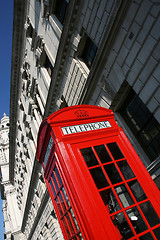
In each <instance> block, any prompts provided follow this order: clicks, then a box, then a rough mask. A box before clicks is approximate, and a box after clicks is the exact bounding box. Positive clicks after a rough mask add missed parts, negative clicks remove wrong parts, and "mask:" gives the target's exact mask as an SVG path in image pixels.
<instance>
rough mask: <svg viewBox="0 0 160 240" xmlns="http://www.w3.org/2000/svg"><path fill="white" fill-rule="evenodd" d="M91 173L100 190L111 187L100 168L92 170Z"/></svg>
mask: <svg viewBox="0 0 160 240" xmlns="http://www.w3.org/2000/svg"><path fill="white" fill-rule="evenodd" d="M90 173H91V175H92V177H93V180H94V182H95V184H96V186H97V188H98V189H100V188H104V187H107V186H109V184H108V181H107V179H106V177H105V175H104V173H103V171H102V169H101V168H100V167H98V168H93V169H90Z"/></svg>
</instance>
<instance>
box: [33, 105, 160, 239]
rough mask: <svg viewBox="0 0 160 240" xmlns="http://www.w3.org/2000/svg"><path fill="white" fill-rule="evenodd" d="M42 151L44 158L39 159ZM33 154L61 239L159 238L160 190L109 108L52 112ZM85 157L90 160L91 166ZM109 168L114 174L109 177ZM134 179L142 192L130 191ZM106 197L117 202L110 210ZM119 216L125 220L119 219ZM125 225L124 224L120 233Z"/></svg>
mask: <svg viewBox="0 0 160 240" xmlns="http://www.w3.org/2000/svg"><path fill="white" fill-rule="evenodd" d="M104 121H106V123H105V124H104V123H103V122H104ZM84 124H85V125H84ZM107 124H108V125H107ZM69 126H70V127H69ZM103 126H108V127H104V128H103ZM64 127H65V129H64ZM68 127H69V128H68ZM97 128H100V129H97ZM63 129H64V130H63ZM91 129H92V130H91ZM75 131H77V132H75ZM74 132H75V133H74ZM50 137H52V139H53V143H52V142H50V143H52V144H50V145H49V147H48V143H49V139H50ZM101 145H102V146H101ZM51 146H52V147H51ZM117 146H118V147H117ZM118 148H119V149H120V151H121V152H122V154H123V156H122V154H120V153H119V152H118V151H119V150H118ZM48 149H49V150H48ZM82 149H83V150H82ZM102 149H103V151H102ZM97 151H100V152H97ZM101 151H102V153H103V154H101V156H100V153H101ZM46 152H47V153H46ZM87 152H89V153H87ZM118 153H119V155H118ZM104 154H108V155H106V156H108V158H109V160H107V161H106V159H107V157H106V158H105V161H104V160H103V156H102V155H104ZM114 154H117V156H118V157H119V159H118V158H117V159H116V157H115V156H114ZM46 156H47V163H46V164H44V159H45V161H46ZM91 156H92V157H91ZM37 158H38V161H39V162H40V163H42V166H43V168H44V171H45V173H44V176H45V180H46V184H47V187H48V190H49V193H50V196H51V199H52V202H53V205H54V208H55V211H56V213H57V217H58V220H59V223H60V225H61V228H62V232H63V234H64V238H65V239H112V240H114V239H141V240H142V239H147V235H145V234H148V235H149V234H150V237H151V236H152V238H151V239H158V236H159V234H160V221H159V218H160V203H159V199H160V192H159V190H158V188H157V187H156V185H155V184H154V182H153V180H152V179H151V177H150V175H149V173H148V172H147V170H146V169H145V167H144V165H143V163H142V162H141V160H140V159H139V157H138V155H137V154H136V152H135V151H134V149H133V147H132V145H131V144H130V142H129V140H128V139H127V137H126V136H125V134H124V132H123V130H122V129H121V128H119V127H118V125H117V123H116V122H115V120H114V115H113V112H112V111H111V110H108V109H104V108H101V107H96V106H90V105H82V106H73V107H68V108H65V109H62V110H59V111H57V112H56V113H54V114H52V115H51V116H49V117H48V118H47V119H46V120H44V122H43V123H42V125H41V127H40V130H39V136H38V146H37ZM85 158H86V159H89V160H85ZM93 158H94V159H95V164H93V161H94V160H93ZM91 159H92V161H91ZM87 161H91V164H92V166H89V163H88V162H87ZM103 161H104V162H103ZM108 169H109V170H108ZM55 171H56V172H57V174H58V175H56V172H55ZM112 171H113V172H112ZM110 172H112V175H111V174H110ZM132 172H133V173H134V175H133V173H132ZM98 174H99V175H98ZM114 174H115V178H113V177H112V176H113V175H114ZM127 174H128V175H127ZM100 175H101V179H102V180H103V181H102V180H101V179H100V177H99V176H100ZM52 176H53V177H52ZM57 176H58V177H57ZM58 179H61V180H60V181H61V185H60V184H58V183H56V182H58ZM97 179H98V180H97ZM136 180H137V181H138V182H139V184H140V185H141V187H142V189H143V190H142V189H141V188H140V187H139V191H140V193H139V196H141V198H140V197H137V195H138V194H137V193H135V192H134V191H135V189H134V188H135V186H139V185H138V183H135V182H134V181H136ZM55 184H56V185H57V188H56V185H55ZM97 184H98V185H97ZM134 184H135V185H134ZM97 186H98V187H97ZM99 186H100V187H99ZM122 190H123V191H122ZM143 191H144V192H145V195H144V194H143ZM136 194H137V195H136ZM145 196H146V197H145ZM111 197H112V202H114V201H115V202H114V203H116V204H117V206H118V207H119V208H118V209H116V211H115V209H114V212H113V210H112V211H111V206H110V204H109V202H111ZM142 197H143V198H142ZM66 199H67V200H66ZM113 199H114V201H113ZM137 199H138V200H137ZM107 201H108V202H107ZM67 202H69V204H70V205H67ZM104 203H105V204H104ZM149 203H151V204H152V206H153V208H154V210H155V211H156V214H157V215H155V218H156V219H157V220H155V222H154V223H153V222H151V220H150V219H149V217H148V215H147V214H148V210H145V208H144V206H145V207H146V208H147V204H148V206H150V205H149ZM127 204H128V205H127ZM112 208H113V206H112ZM60 209H61V210H60ZM146 211H147V212H146ZM133 213H136V214H137V216H138V217H136V216H134V214H133ZM152 214H154V213H152ZM131 215H132V216H131ZM122 216H123V219H125V221H124V220H123V221H122V222H121V223H120V220H119V219H120V217H121V218H122ZM131 217H132V219H134V220H135V219H136V218H137V219H138V220H136V221H140V225H143V227H141V226H140V225H138V224H137V225H136V226H135V225H134V224H135V223H134V224H133V222H132V221H131ZM64 219H66V222H64ZM117 219H118V220H117ZM147 219H148V220H147ZM76 223H77V224H76ZM124 224H125V227H123V229H122V225H124ZM76 226H78V227H76ZM137 226H138V228H137ZM124 228H126V229H127V230H125V233H124ZM66 229H67V230H66ZM158 231H159V233H158ZM81 234H82V236H83V238H82V237H81ZM127 234H128V235H127ZM127 236H128V237H127ZM143 236H144V237H143ZM145 236H146V237H145Z"/></svg>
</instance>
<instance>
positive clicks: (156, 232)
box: [153, 227, 160, 239]
mask: <svg viewBox="0 0 160 240" xmlns="http://www.w3.org/2000/svg"><path fill="white" fill-rule="evenodd" d="M153 232H154V234H155V235H156V238H157V239H160V227H158V228H156V229H155V230H153Z"/></svg>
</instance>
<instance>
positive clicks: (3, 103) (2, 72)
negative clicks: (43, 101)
mask: <svg viewBox="0 0 160 240" xmlns="http://www.w3.org/2000/svg"><path fill="white" fill-rule="evenodd" d="M12 28H13V0H5V1H1V9H0V29H1V35H0V81H1V88H0V119H1V118H2V117H3V114H4V113H6V114H7V115H8V116H9V102H10V76H11V52H12ZM2 239H4V228H3V215H2V201H1V200H0V240H2Z"/></svg>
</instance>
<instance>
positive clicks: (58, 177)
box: [54, 167, 62, 186]
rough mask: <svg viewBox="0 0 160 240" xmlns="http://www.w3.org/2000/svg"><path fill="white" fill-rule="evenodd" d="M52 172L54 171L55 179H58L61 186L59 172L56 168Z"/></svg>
mask: <svg viewBox="0 0 160 240" xmlns="http://www.w3.org/2000/svg"><path fill="white" fill-rule="evenodd" d="M54 171H55V173H56V177H57V179H58V182H59V185H60V186H61V185H62V180H61V177H60V175H59V172H58V169H57V167H55V169H54Z"/></svg>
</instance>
